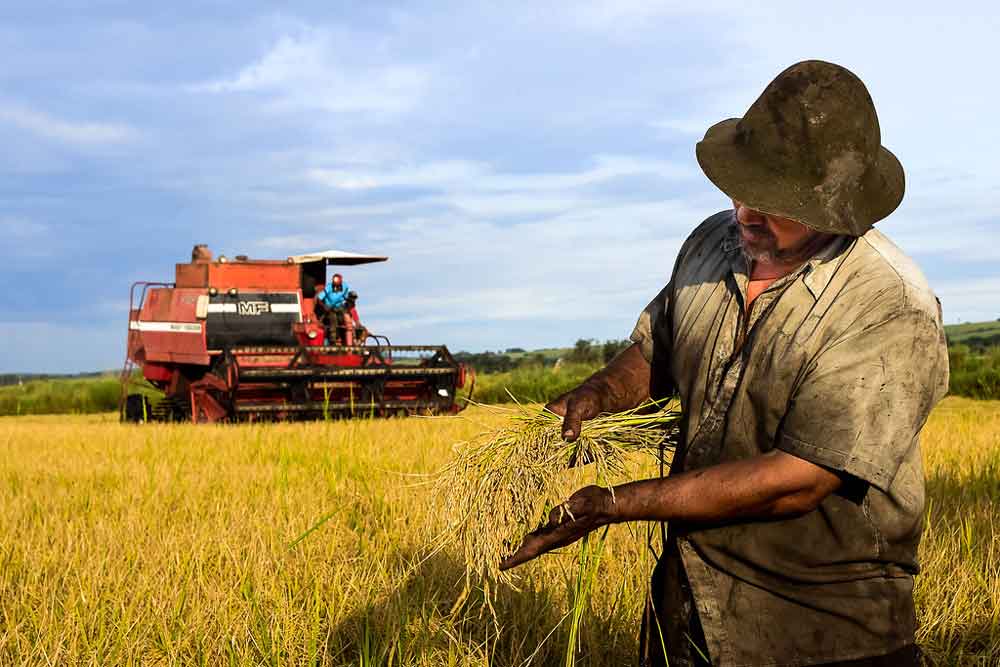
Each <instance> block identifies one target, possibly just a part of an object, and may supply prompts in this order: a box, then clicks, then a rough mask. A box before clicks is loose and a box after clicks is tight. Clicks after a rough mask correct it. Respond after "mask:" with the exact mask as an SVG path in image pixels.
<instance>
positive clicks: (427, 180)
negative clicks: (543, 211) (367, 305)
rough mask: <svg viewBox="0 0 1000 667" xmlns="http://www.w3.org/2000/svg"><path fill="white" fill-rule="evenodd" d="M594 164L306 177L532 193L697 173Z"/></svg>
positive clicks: (616, 162) (647, 163)
mask: <svg viewBox="0 0 1000 667" xmlns="http://www.w3.org/2000/svg"><path fill="white" fill-rule="evenodd" d="M593 163H594V164H593V166H591V167H588V168H586V169H582V170H579V171H571V172H538V173H531V172H528V173H497V172H495V171H494V170H493V169H492V168H491V167H490V166H489V165H488V164H486V163H483V162H473V161H468V160H443V161H430V162H426V163H423V164H418V165H414V166H410V167H405V168H390V169H383V170H377V169H372V168H363V169H343V168H341V169H323V168H314V169H309V170H308V171H307V172H306V177H307V178H308V179H310V180H312V181H314V182H317V183H320V184H323V185H326V186H328V187H331V188H336V189H341V190H356V189H373V188H379V187H394V186H403V187H427V188H439V189H443V190H447V191H459V190H465V191H479V192H522V193H536V192H540V191H546V190H549V191H552V190H573V189H577V188H583V187H587V186H593V185H597V184H599V183H603V182H606V181H610V180H613V179H616V178H624V177H629V176H652V177H656V178H660V179H664V180H670V181H681V180H688V179H691V178H693V177H696V176H697V174H696V173H695V172H694V171H693V170H691V169H690V168H687V167H684V166H681V165H679V164H676V163H673V162H670V161H667V160H656V159H650V158H639V157H634V156H629V155H598V156H596V157H595V158H594V159H593Z"/></svg>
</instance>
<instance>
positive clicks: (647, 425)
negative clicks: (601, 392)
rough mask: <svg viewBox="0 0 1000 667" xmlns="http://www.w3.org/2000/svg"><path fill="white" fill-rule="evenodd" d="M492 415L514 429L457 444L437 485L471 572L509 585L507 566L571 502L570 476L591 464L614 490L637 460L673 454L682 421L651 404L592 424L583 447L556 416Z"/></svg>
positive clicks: (518, 410) (598, 479) (528, 412)
mask: <svg viewBox="0 0 1000 667" xmlns="http://www.w3.org/2000/svg"><path fill="white" fill-rule="evenodd" d="M490 409H493V410H496V411H500V412H503V413H505V414H507V416H508V417H509V419H508V420H507V425H506V426H504V427H502V428H500V429H498V430H495V431H492V432H487V433H483V434H481V435H480V436H478V437H477V438H475V439H473V440H471V441H469V442H464V443H460V444H459V445H457V447H456V450H457V451H456V454H457V455H456V457H455V459H454V460H452V461H451V462H450V463H449V464H448V465H446V466H445V467H444V468H443V469H442V470H441V471H440V473H439V474H438V476H437V478H436V480H435V486H436V491H437V493H438V496H439V498H440V499H441V504H440V505H439V506H440V507H441V509H442V513H443V517H444V519H445V520H446V522H447V524H448V525H447V530H448V538H449V539H454V540H456V541H457V543H458V544H459V546H460V548H461V549H462V551H463V553H464V559H465V564H466V568H467V570H468V571H469V573H470V574H474V575H477V576H478V577H481V578H484V579H485V580H486V582H489V581H490V580H492V581H501V582H504V583H508V584H509V583H511V582H512V576H511V574H510V573H509V572H500V570H499V565H500V562H501V560H503V558H505V557H507V556H509V555H510V554H511V553H513V552H514V550H516V549H517V547H518V546H519V545H520V543H521V539H522V538H523V537H524V534H525V533H526V532H528V531H530V530H533V529H534V528H536V527H537V526H538V525H539V524H540V523H541V522H542V521H543V520H545V519H546V518H547V517H548V512H549V510H550V509H551V508H553V507H557V506H559V505H561V504H562V502H563V501H564V500H565V494H566V489H565V480H566V477H567V471H568V470H570V469H572V468H580V467H582V466H585V465H591V466H592V468H589V469H587V473H588V475H587V476H588V477H590V475H589V473H590V471H592V473H593V476H592V478H590V480H589V481H590V482H591V483H597V484H602V485H605V486H609V487H610V484H611V480H613V479H614V478H616V477H620V476H621V475H622V473H624V472H626V470H627V468H628V464H629V458H630V455H631V454H633V453H635V452H645V453H648V454H651V455H654V456H661V455H662V454H663V453H664V452H665V451H672V449H673V444H674V436H675V431H676V424H675V422H676V421H677V420H678V419H679V417H680V413H678V412H676V411H674V410H671V409H668V408H667V407H665V405H664V404H662V403H653V402H650V403H646V404H644V405H641V406H639V407H638V408H635V409H634V410H629V411H627V412H621V413H617V414H604V415H601V416H599V417H597V418H595V419H592V420H590V421H586V422H584V423H583V427H582V429H581V432H580V437H579V438H578V439H577V441H576V442H573V443H567V442H566V441H564V440H563V438H562V417H560V416H559V415H557V414H555V413H553V412H551V411H549V410H545V409H542V410H541V411H538V410H536V409H531V408H528V407H525V406H522V405H520V404H518V405H517V406H516V407H514V408H498V407H494V408H490Z"/></svg>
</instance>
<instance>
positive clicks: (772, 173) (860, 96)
mask: <svg viewBox="0 0 1000 667" xmlns="http://www.w3.org/2000/svg"><path fill="white" fill-rule="evenodd" d="M696 153H697V156H698V163H699V164H700V165H701V168H702V170H704V172H705V175H706V176H708V178H709V179H710V180H711V181H712V182H713V183H715V185H716V186H718V188H719V189H720V190H722V191H723V192H725V193H726V194H727V195H729V196H730V197H731V198H733V199H736V200H737V201H739V202H741V203H743V204H744V205H746V206H748V207H750V208H752V209H755V210H759V211H761V212H764V213H770V214H772V215H777V216H781V217H784V218H791V219H793V220H798V221H799V222H802V223H804V224H806V225H808V226H809V227H812V228H813V229H816V230H818V231H821V232H828V233H832V234H848V235H851V236H861V235H862V234H864V233H865V232H867V231H868V230H869V229H871V226H872V225H873V224H875V223H876V222H877V221H879V220H881V219H882V218H884V217H886V216H887V215H889V214H890V213H892V212H893V211H894V210H895V209H896V207H897V206H899V202H900V201H902V199H903V189H904V176H903V167H902V165H900V163H899V160H897V159H896V156H895V155H893V154H892V153H890V152H889V151H888V150H887V149H886V148H884V147H883V146H882V137H881V133H880V132H879V125H878V117H877V116H876V115H875V105H874V103H872V98H871V96H870V95H869V94H868V89H867V88H865V84H864V83H862V82H861V79H859V78H858V77H857V76H855V75H854V74H853V73H852V72H851V71H849V70H847V69H845V68H843V67H841V66H839V65H834V64H833V63H828V62H823V61H821V60H806V61H803V62H800V63H796V64H795V65H792V66H791V67H789V68H788V69H786V70H785V71H784V72H782V73H781V74H779V75H778V76H777V78H775V79H774V81H772V82H771V83H770V84H769V85H768V86H767V88H765V89H764V92H763V93H762V94H761V96H760V97H758V98H757V101H756V102H754V103H753V105H752V106H751V107H750V109H748V110H747V112H746V114H745V115H744V116H743V118H730V119H729V120H724V121H722V122H721V123H716V124H715V125H713V126H712V127H710V128H709V129H708V132H706V133H705V138H704V139H703V140H701V141H700V142H698V146H697V149H696Z"/></svg>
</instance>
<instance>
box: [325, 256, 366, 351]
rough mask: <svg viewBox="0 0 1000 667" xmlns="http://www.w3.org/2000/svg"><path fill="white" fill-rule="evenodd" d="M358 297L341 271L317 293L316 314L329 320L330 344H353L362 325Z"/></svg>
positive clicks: (328, 336)
mask: <svg viewBox="0 0 1000 667" xmlns="http://www.w3.org/2000/svg"><path fill="white" fill-rule="evenodd" d="M357 298H358V295H357V294H356V293H355V292H352V291H351V289H350V288H349V287H348V286H347V283H346V282H344V277H343V276H342V275H340V274H339V273H335V274H333V277H332V278H331V279H330V284H329V285H327V286H325V287H324V288H323V289H322V290H320V291H319V292H317V293H316V314H317V315H318V316H319V317H320V319H322V320H325V321H326V322H327V325H326V326H327V327H328V335H327V338H328V340H329V344H331V345H336V344H338V342H339V343H340V344H343V345H351V344H353V342H354V338H355V330H356V328H357V327H359V326H360V325H361V323H360V322H359V321H358V311H357V310H356V309H355V307H354V304H355V302H356V301H357ZM328 314H329V315H330V316H329V317H327V315H328Z"/></svg>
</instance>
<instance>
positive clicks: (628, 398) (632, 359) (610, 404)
mask: <svg viewBox="0 0 1000 667" xmlns="http://www.w3.org/2000/svg"><path fill="white" fill-rule="evenodd" d="M649 378H650V365H649V362H648V361H646V358H645V357H643V356H642V350H641V349H640V348H639V346H638V345H636V344H633V345H631V346H629V347H627V348H626V349H625V350H624V351H622V352H621V353H620V354H619V355H618V356H616V357H615V358H614V359H612V360H611V361H610V362H608V365H607V366H605V367H604V368H602V369H601V370H599V371H597V372H596V373H594V374H593V375H591V376H590V377H589V378H587V380H586V381H584V385H587V386H590V387H593V388H594V389H596V390H597V391H598V392H600V395H601V399H602V406H601V407H602V409H603V411H604V412H621V411H622V410H630V409H631V408H634V407H636V406H637V405H639V404H640V403H642V402H643V401H645V400H646V399H647V398H649Z"/></svg>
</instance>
